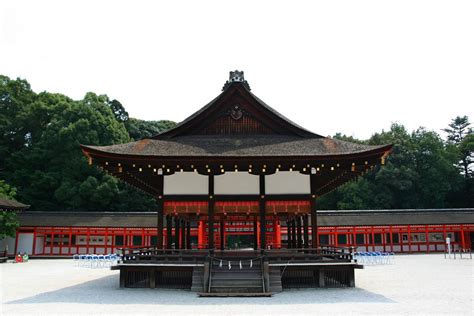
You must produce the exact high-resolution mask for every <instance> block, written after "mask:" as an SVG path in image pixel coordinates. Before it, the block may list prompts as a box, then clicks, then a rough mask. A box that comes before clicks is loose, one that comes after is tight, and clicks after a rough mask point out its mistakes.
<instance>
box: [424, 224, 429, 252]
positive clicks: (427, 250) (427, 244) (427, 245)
mask: <svg viewBox="0 0 474 316" xmlns="http://www.w3.org/2000/svg"><path fill="white" fill-rule="evenodd" d="M425 242H426V252H430V241H429V239H428V225H425Z"/></svg>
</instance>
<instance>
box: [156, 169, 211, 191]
mask: <svg viewBox="0 0 474 316" xmlns="http://www.w3.org/2000/svg"><path fill="white" fill-rule="evenodd" d="M208 192H209V178H208V177H207V176H203V175H200V174H198V173H196V172H177V173H175V174H173V175H170V176H165V177H164V188H163V193H164V194H165V195H170V194H208Z"/></svg>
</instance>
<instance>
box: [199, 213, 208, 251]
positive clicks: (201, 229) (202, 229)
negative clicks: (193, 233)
mask: <svg viewBox="0 0 474 316" xmlns="http://www.w3.org/2000/svg"><path fill="white" fill-rule="evenodd" d="M205 232H206V227H205V223H204V221H203V220H200V221H199V227H198V248H199V249H201V248H203V245H204V234H205Z"/></svg>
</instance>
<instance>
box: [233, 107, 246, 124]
mask: <svg viewBox="0 0 474 316" xmlns="http://www.w3.org/2000/svg"><path fill="white" fill-rule="evenodd" d="M243 115H244V114H243V113H242V109H241V108H240V106H239V105H238V104H236V105H234V108H233V109H232V110H230V117H232V118H233V119H234V120H236V121H238V120H240V119H241V118H242V116H243Z"/></svg>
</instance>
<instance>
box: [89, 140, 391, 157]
mask: <svg viewBox="0 0 474 316" xmlns="http://www.w3.org/2000/svg"><path fill="white" fill-rule="evenodd" d="M81 147H82V149H83V150H84V151H85V152H87V153H92V154H98V155H100V154H101V153H102V154H108V155H126V156H137V157H206V156H212V157H326V158H328V157H340V156H345V155H364V154H368V155H370V154H375V153H380V152H385V151H390V150H391V147H392V145H381V146H369V145H361V144H356V143H350V142H345V141H341V140H336V139H331V138H325V137H323V138H299V137H290V136H276V135H270V136H269V135H252V136H250V137H249V136H219V137H213V136H182V137H176V138H173V139H163V140H161V139H160V140H157V139H143V140H140V141H136V142H130V143H126V144H118V145H110V146H85V145H81Z"/></svg>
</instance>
